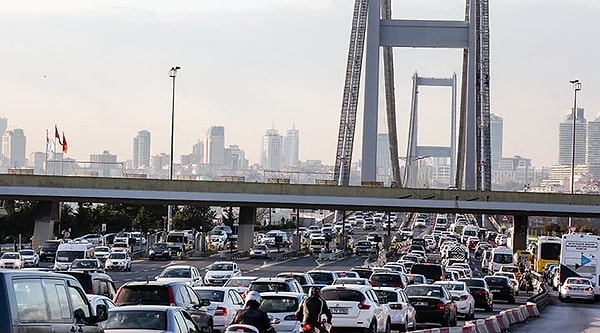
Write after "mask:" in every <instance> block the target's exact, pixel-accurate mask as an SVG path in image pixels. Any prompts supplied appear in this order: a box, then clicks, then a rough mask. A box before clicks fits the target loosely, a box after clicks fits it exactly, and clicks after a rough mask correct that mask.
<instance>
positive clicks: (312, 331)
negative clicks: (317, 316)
mask: <svg viewBox="0 0 600 333" xmlns="http://www.w3.org/2000/svg"><path fill="white" fill-rule="evenodd" d="M321 327H322V328H323V332H321V330H320V329H319V328H318V327H315V326H313V325H311V324H302V325H300V333H329V331H330V329H331V324H328V323H327V322H326V321H325V320H323V321H322V322H321Z"/></svg>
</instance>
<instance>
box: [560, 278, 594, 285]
mask: <svg viewBox="0 0 600 333" xmlns="http://www.w3.org/2000/svg"><path fill="white" fill-rule="evenodd" d="M565 283H567V284H586V285H591V284H592V283H591V281H590V280H588V279H580V278H568V279H567V281H565Z"/></svg>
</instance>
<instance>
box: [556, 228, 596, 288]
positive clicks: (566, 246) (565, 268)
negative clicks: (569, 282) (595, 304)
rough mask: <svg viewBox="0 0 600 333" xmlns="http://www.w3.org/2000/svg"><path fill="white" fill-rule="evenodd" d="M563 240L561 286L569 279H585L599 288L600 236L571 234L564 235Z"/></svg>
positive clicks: (561, 248) (561, 249)
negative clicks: (599, 260) (599, 259)
mask: <svg viewBox="0 0 600 333" xmlns="http://www.w3.org/2000/svg"><path fill="white" fill-rule="evenodd" d="M561 240H562V243H561V247H560V284H561V285H562V284H563V282H564V281H565V280H566V279H567V278H569V277H584V278H588V279H590V280H592V282H593V283H594V285H595V286H596V287H597V286H598V285H599V284H600V278H599V277H600V272H599V270H600V265H598V256H600V252H598V251H599V248H600V236H597V235H590V234H583V233H571V234H564V235H562V239H561ZM596 289H597V288H596ZM597 295H598V293H597Z"/></svg>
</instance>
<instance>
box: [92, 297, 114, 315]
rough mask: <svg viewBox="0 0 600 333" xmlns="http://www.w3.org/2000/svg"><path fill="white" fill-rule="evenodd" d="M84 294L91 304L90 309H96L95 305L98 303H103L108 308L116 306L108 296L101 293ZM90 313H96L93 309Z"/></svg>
mask: <svg viewBox="0 0 600 333" xmlns="http://www.w3.org/2000/svg"><path fill="white" fill-rule="evenodd" d="M85 296H86V297H87V299H88V301H89V302H90V305H91V306H92V310H94V309H96V306H97V305H98V304H103V305H104V306H106V308H107V309H109V310H110V309H112V308H114V307H116V305H115V303H114V302H113V301H112V298H110V297H106V296H102V295H94V294H86V295H85ZM92 314H93V315H96V313H94V312H93V311H92Z"/></svg>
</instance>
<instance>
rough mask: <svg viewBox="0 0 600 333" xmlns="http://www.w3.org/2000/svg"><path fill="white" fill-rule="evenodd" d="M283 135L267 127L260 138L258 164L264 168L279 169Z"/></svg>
mask: <svg viewBox="0 0 600 333" xmlns="http://www.w3.org/2000/svg"><path fill="white" fill-rule="evenodd" d="M282 150H283V137H282V136H281V134H279V132H277V130H276V129H269V130H267V132H266V133H265V135H264V136H263V139H262V147H261V150H260V165H261V167H262V168H263V169H264V170H273V171H278V170H280V169H281V161H282V157H283V156H282V155H283V154H282V153H283V151H282Z"/></svg>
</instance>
